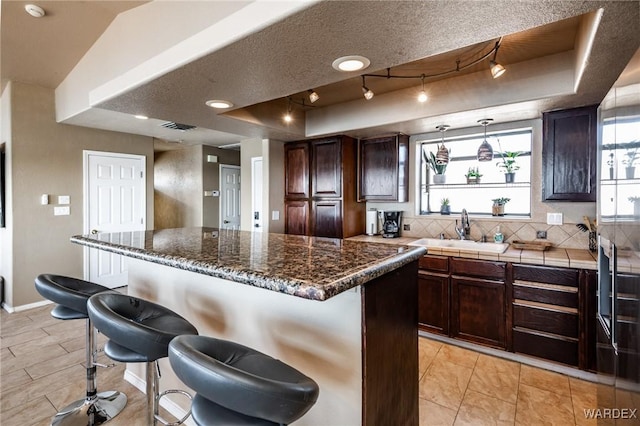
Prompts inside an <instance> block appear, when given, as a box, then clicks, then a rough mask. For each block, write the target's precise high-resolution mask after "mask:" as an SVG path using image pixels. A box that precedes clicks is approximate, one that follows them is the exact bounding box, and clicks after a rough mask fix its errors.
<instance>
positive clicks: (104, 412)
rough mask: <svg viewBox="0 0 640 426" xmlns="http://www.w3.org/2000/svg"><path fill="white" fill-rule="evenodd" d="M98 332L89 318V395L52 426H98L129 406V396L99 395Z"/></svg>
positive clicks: (67, 410)
mask: <svg viewBox="0 0 640 426" xmlns="http://www.w3.org/2000/svg"><path fill="white" fill-rule="evenodd" d="M96 353H97V342H96V330H95V328H94V327H93V324H92V323H91V320H90V319H89V318H87V324H86V364H87V395H86V397H85V399H81V400H79V401H75V402H73V403H71V404H69V405H68V406H66V407H65V408H63V409H62V410H61V411H60V412H59V413H58V414H56V415H55V416H54V417H53V419H52V420H51V426H97V425H101V424H103V423H106V422H108V421H109V420H111V419H112V418H114V417H115V416H117V415H118V414H119V413H120V412H121V411H122V410H123V409H124V407H125V405H126V404H127V396H126V395H125V394H123V393H122V392H118V391H107V392H100V393H97V389H96V362H95V361H96V360H95V358H96Z"/></svg>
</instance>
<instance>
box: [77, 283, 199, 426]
mask: <svg viewBox="0 0 640 426" xmlns="http://www.w3.org/2000/svg"><path fill="white" fill-rule="evenodd" d="M87 311H88V313H89V318H90V319H91V321H93V322H94V324H95V326H96V328H97V329H98V330H100V332H101V333H102V334H104V335H105V336H107V337H108V338H109V341H108V342H107V344H106V345H105V346H104V352H105V353H106V354H107V356H108V357H109V358H111V359H114V360H116V361H120V362H143V363H146V370H147V372H146V394H147V424H148V425H149V426H154V425H156V424H157V422H158V421H159V422H160V423H163V424H165V425H166V424H169V423H168V422H167V421H166V420H164V419H162V418H161V417H160V416H159V406H160V402H159V401H160V398H162V397H163V396H165V395H167V394H169V393H181V394H183V395H184V396H187V397H188V398H189V399H191V395H189V394H188V393H186V392H184V391H181V390H173V389H170V390H165V391H164V392H162V393H160V392H159V380H160V367H159V364H158V359H160V358H165V357H166V356H167V355H168V351H169V342H171V340H172V339H173V338H174V337H176V336H179V335H181V334H198V330H196V328H195V327H194V326H193V325H191V323H190V322H189V321H187V320H186V319H184V318H183V317H181V316H180V315H178V314H177V313H175V312H173V311H172V310H170V309H167V308H165V307H164V306H162V305H158V304H157V303H153V302H150V301H148V300H144V299H140V298H137V297H133V296H127V295H124V294H107V293H102V294H96V295H95V296H92V297H90V298H89V301H88V302H87ZM189 414H190V413H187V414H186V415H185V417H183V418H182V419H181V420H179V421H178V422H174V423H171V424H172V425H180V424H182V423H183V422H184V421H185V420H186V419H187V417H188V416H189Z"/></svg>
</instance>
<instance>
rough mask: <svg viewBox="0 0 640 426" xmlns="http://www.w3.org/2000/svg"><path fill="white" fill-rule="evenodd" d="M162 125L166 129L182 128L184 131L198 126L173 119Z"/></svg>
mask: <svg viewBox="0 0 640 426" xmlns="http://www.w3.org/2000/svg"><path fill="white" fill-rule="evenodd" d="M161 126H162V127H164V128H166V129H174V130H182V131H183V132H186V131H187V130H191V129H195V128H196V126H191V125H189V124H181V123H175V122H173V121H167V122H166V123H163V124H161Z"/></svg>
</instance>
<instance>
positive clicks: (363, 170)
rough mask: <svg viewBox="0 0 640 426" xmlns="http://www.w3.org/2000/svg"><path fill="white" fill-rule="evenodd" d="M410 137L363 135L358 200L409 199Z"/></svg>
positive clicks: (359, 154)
mask: <svg viewBox="0 0 640 426" xmlns="http://www.w3.org/2000/svg"><path fill="white" fill-rule="evenodd" d="M408 157H409V137H408V136H406V135H394V136H386V137H379V138H370V139H361V140H360V142H359V144H358V201H398V202H406V201H407V189H408V184H409V158H408Z"/></svg>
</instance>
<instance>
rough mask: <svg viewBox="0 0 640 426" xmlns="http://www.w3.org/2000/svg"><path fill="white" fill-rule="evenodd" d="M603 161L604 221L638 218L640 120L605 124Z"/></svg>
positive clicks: (639, 205)
mask: <svg viewBox="0 0 640 426" xmlns="http://www.w3.org/2000/svg"><path fill="white" fill-rule="evenodd" d="M600 161H601V164H600V170H602V176H601V187H600V196H599V197H600V215H601V218H602V219H603V220H604V221H608V220H612V219H613V218H622V219H625V218H626V219H629V218H633V217H635V216H636V215H637V214H638V212H639V211H640V170H639V169H640V167H639V166H640V117H638V116H625V117H622V118H616V119H608V120H605V121H604V124H603V126H602V156H601V159H600ZM616 200H617V202H616Z"/></svg>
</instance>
